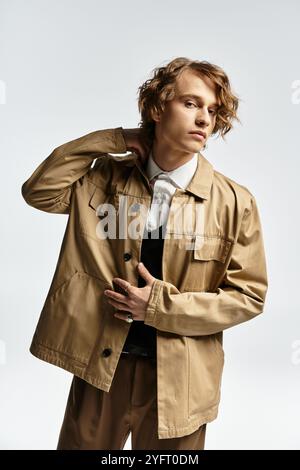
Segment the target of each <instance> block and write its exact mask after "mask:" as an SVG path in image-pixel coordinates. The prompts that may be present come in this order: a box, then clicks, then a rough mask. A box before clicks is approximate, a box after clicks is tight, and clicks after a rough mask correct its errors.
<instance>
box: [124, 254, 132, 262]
mask: <svg viewBox="0 0 300 470" xmlns="http://www.w3.org/2000/svg"><path fill="white" fill-rule="evenodd" d="M130 258H131V254H130V253H124V260H125V261H129V260H130Z"/></svg>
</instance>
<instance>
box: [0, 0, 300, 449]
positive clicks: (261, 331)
mask: <svg viewBox="0 0 300 470" xmlns="http://www.w3.org/2000/svg"><path fill="white" fill-rule="evenodd" d="M299 17H300V6H299V2H297V1H296V0H295V1H292V0H287V1H285V2H279V1H264V2H261V1H258V0H256V1H252V2H248V3H246V2H238V1H233V0H229V1H227V2H222V1H216V2H213V3H209V2H201V1H199V0H197V1H192V0H187V1H185V2H182V1H176V0H175V1H174V0H167V1H157V0H156V1H155V0H152V1H151V2H150V1H144V0H140V1H137V0H136V1H135V0H134V1H133V0H132V1H131V0H129V1H128V0H127V1H121V0H118V1H111V2H107V1H101V0H98V1H97V0H27V1H26V2H25V1H22V0H1V1H0V103H1V104H0V130H1V139H0V152H1V231H0V237H1V245H0V246H1V318H0V377H1V386H0V448H2V449H54V448H55V446H56V443H57V438H58V432H59V429H60V425H61V421H62V418H63V413H64V409H65V404H66V400H67V394H68V390H69V386H70V383H71V378H72V376H71V374H69V373H68V372H65V371H63V370H62V369H59V368H57V367H54V366H52V365H50V364H47V363H45V362H42V361H40V360H38V359H36V358H34V357H33V356H32V355H31V354H30V353H29V345H30V342H31V338H32V335H33V332H34V328H35V326H36V323H37V320H38V317H39V313H40V311H41V308H42V305H43V302H44V299H45V296H46V294H47V291H48V288H49V285H50V282H51V279H52V275H53V273H54V269H55V265H56V262H57V256H58V252H59V249H60V245H61V241H62V237H63V233H64V229H65V226H66V222H67V216H66V215H54V214H47V213H43V212H41V211H38V210H36V209H33V208H31V207H30V206H28V205H27V204H26V203H25V201H24V200H23V199H22V196H21V185H22V183H23V182H24V181H25V180H26V179H27V178H28V177H29V176H30V175H31V173H32V172H33V170H34V169H35V168H36V167H37V165H38V164H39V163H40V162H41V161H42V160H44V159H45V158H46V157H47V156H48V155H49V154H50V152H51V151H52V150H53V149H54V148H55V147H57V146H58V145H60V144H62V143H65V142H67V141H70V140H72V139H75V138H77V137H79V136H82V135H84V134H87V133H88V132H91V131H93V130H96V129H105V128H111V127H118V126H122V127H124V128H126V127H129V128H130V127H137V124H138V122H139V113H138V109H137V89H138V86H139V85H140V84H141V83H142V82H143V81H144V80H146V79H147V78H149V76H150V73H151V70H152V69H153V68H154V67H156V66H158V65H165V64H166V63H167V62H168V61H169V60H171V59H173V58H175V57H177V56H186V57H189V58H194V59H198V60H209V61H211V62H213V63H215V64H218V65H220V66H221V67H223V68H224V69H225V71H226V72H227V73H228V75H229V77H230V79H231V82H232V86H233V88H234V90H235V92H236V93H237V94H238V95H239V96H240V98H241V106H240V112H239V116H240V119H241V121H242V125H240V124H238V123H236V124H235V128H234V130H233V131H232V132H231V133H230V134H228V135H227V138H226V142H223V141H222V140H221V139H219V140H211V141H209V142H208V147H207V150H205V151H204V152H203V153H204V155H205V156H206V158H208V159H209V160H210V161H211V162H212V164H213V165H214V166H215V168H216V169H217V170H219V171H221V172H222V173H224V174H225V175H227V176H229V177H231V178H232V179H234V180H236V181H237V182H238V183H240V184H243V185H245V186H246V187H248V188H249V189H250V191H251V192H252V193H253V194H254V195H255V197H256V200H257V203H258V207H259V210H260V215H261V220H262V225H263V231H264V242H265V249H266V255H267V264H268V274H269V290H268V294H267V302H266V307H265V311H264V313H263V314H262V315H260V316H259V317H258V318H256V319H254V320H251V321H249V322H246V323H244V324H242V325H239V326H236V327H234V328H232V329H228V330H226V331H225V332H224V349H225V366H224V374H223V383H222V399H221V405H220V411H219V417H218V419H217V420H216V421H214V422H213V423H210V424H209V425H208V429H207V437H206V448H207V449H299V448H300V436H299V420H300V410H299V385H300V380H299V374H300V321H299V312H300V309H299V299H300V296H299V290H300V287H299V285H298V282H299V274H300V273H299V265H300V260H299V220H298V214H299V118H300V64H299V40H300V34H299ZM130 445H131V439H130V437H129V439H128V441H127V443H126V447H125V448H126V449H130Z"/></svg>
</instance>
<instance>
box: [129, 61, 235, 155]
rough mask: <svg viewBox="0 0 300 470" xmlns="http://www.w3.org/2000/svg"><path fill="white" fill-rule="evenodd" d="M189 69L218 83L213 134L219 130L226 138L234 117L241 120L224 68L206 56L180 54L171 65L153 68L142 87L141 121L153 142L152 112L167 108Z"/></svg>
mask: <svg viewBox="0 0 300 470" xmlns="http://www.w3.org/2000/svg"><path fill="white" fill-rule="evenodd" d="M186 69H190V70H193V71H195V72H197V73H198V74H199V76H200V77H201V75H202V76H203V75H204V76H206V77H208V78H210V79H211V80H212V82H213V83H214V84H215V86H216V95H217V100H218V102H219V107H218V111H217V115H216V123H215V127H214V129H213V131H212V135H214V134H219V135H220V136H221V137H222V138H223V139H224V136H225V134H227V132H229V131H230V130H231V129H232V127H233V125H232V121H233V120H234V119H236V120H237V121H239V122H241V121H240V119H239V118H238V116H237V109H238V105H239V98H238V97H237V96H236V95H235V94H234V93H233V92H232V89H231V85H230V82H229V78H228V76H227V75H226V73H225V72H224V70H223V69H222V68H221V67H219V66H218V65H215V64H211V63H210V62H207V61H205V60H203V61H199V60H190V59H188V58H186V57H177V58H176V59H173V60H172V61H171V62H169V63H168V64H167V65H165V66H162V67H156V68H155V69H153V70H152V72H153V76H152V78H149V79H148V80H146V81H145V82H144V83H143V84H142V85H141V86H139V88H138V109H139V112H140V114H141V121H140V122H139V124H138V125H139V127H140V128H141V133H142V135H143V137H144V139H145V140H146V142H147V144H148V145H150V146H151V145H152V142H153V139H154V136H155V121H154V120H153V118H152V113H153V112H163V111H164V108H165V103H166V101H168V100H171V99H173V98H174V97H175V83H176V79H177V77H179V75H180V74H181V73H182V72H183V71H184V70H186ZM224 140H225V139H224ZM204 148H205V147H204Z"/></svg>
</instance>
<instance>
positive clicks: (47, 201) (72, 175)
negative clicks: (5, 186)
mask: <svg viewBox="0 0 300 470" xmlns="http://www.w3.org/2000/svg"><path fill="white" fill-rule="evenodd" d="M122 130H123V129H122V127H117V128H114V129H103V130H97V131H94V132H91V133H89V134H86V135H84V136H82V137H79V138H78V139H75V140H72V141H70V142H67V143H65V144H63V145H60V146H59V147H57V148H55V149H54V150H53V152H52V153H51V154H50V155H49V156H48V157H47V158H46V159H45V160H44V161H43V162H42V163H40V165H39V166H38V167H37V168H36V170H35V171H34V172H33V173H32V175H31V176H30V177H29V179H28V180H27V181H25V183H23V185H22V188H21V192H22V196H23V198H24V199H25V201H26V202H27V204H29V205H30V206H33V207H35V208H36V209H40V210H42V211H45V212H53V213H58V214H68V213H69V209H70V201H71V197H72V191H73V189H74V183H75V182H76V181H77V180H79V178H81V177H82V176H83V175H85V174H86V173H87V172H88V171H89V170H90V168H91V165H92V163H93V160H94V159H95V158H98V157H100V156H101V155H102V154H105V153H108V152H111V153H126V151H127V149H126V143H125V140H124V137H123V134H122Z"/></svg>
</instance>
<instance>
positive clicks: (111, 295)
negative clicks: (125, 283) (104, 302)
mask: <svg viewBox="0 0 300 470" xmlns="http://www.w3.org/2000/svg"><path fill="white" fill-rule="evenodd" d="M104 294H105V295H106V297H108V298H109V299H114V300H116V301H118V302H121V303H126V301H127V300H128V298H127V297H128V296H127V295H123V294H119V293H118V292H115V291H113V290H105V291H104Z"/></svg>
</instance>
